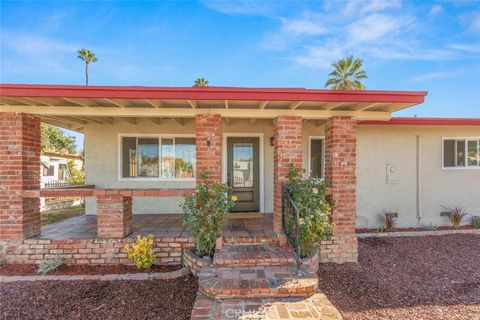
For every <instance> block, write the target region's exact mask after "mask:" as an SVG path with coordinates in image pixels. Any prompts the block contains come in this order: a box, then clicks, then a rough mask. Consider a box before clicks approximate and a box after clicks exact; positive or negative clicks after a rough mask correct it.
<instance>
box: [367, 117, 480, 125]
mask: <svg viewBox="0 0 480 320" xmlns="http://www.w3.org/2000/svg"><path fill="white" fill-rule="evenodd" d="M359 124H360V125H391V126H395V125H403V126H480V118H416V117H414V118H408V117H398V118H391V119H390V120H388V121H377V120H369V121H362V122H360V123H359Z"/></svg>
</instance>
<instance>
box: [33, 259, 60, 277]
mask: <svg viewBox="0 0 480 320" xmlns="http://www.w3.org/2000/svg"><path fill="white" fill-rule="evenodd" d="M62 264H63V255H60V254H59V255H56V256H55V257H54V258H53V259H50V260H43V261H42V262H41V263H40V264H39V265H38V269H37V273H38V274H43V275H45V274H47V273H49V272H52V271H55V270H56V269H57V268H58V267H60V266H61V265H62Z"/></svg>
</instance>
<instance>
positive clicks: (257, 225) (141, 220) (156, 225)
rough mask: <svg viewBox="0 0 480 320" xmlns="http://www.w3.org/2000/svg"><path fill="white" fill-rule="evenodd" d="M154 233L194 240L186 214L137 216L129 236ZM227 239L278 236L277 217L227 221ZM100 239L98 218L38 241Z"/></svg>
mask: <svg viewBox="0 0 480 320" xmlns="http://www.w3.org/2000/svg"><path fill="white" fill-rule="evenodd" d="M145 234H152V235H153V236H154V237H155V238H161V237H166V238H190V237H191V236H192V235H191V233H190V231H188V229H187V228H185V226H184V225H183V215H182V214H137V215H133V219H132V233H130V234H129V235H128V236H127V237H130V238H134V237H136V236H137V235H145ZM222 234H223V236H224V237H227V238H228V237H257V238H259V237H260V238H267V237H274V236H275V233H274V232H273V215H272V214H271V213H266V214H263V215H262V216H261V217H258V218H252V219H250V218H234V219H227V221H225V224H224V226H223V233H222ZM95 238H97V220H96V217H95V216H94V215H80V216H76V217H72V218H68V219H65V220H62V221H59V222H56V223H53V224H51V225H48V226H45V227H43V228H42V229H41V233H40V235H38V236H36V237H35V239H48V240H67V239H95Z"/></svg>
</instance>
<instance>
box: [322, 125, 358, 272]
mask: <svg viewBox="0 0 480 320" xmlns="http://www.w3.org/2000/svg"><path fill="white" fill-rule="evenodd" d="M356 163H357V121H356V119H353V118H352V117H343V116H336V117H332V118H330V119H328V120H327V122H326V124H325V179H326V180H327V181H328V182H329V183H331V188H332V200H333V202H334V205H335V208H334V212H333V224H334V226H333V238H332V241H333V244H332V245H334V246H333V247H332V248H333V249H332V250H333V252H330V253H329V254H330V258H331V259H330V260H331V261H332V262H340V263H341V262H356V261H357V238H356V236H355V219H356V210H357V205H356V183H357V181H356V180H357V174H356V166H357V164H356ZM323 260H324V261H325V259H323Z"/></svg>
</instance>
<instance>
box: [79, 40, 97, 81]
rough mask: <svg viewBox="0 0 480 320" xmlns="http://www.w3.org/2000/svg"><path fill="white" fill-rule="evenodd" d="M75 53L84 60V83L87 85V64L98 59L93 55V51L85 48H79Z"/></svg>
mask: <svg viewBox="0 0 480 320" xmlns="http://www.w3.org/2000/svg"><path fill="white" fill-rule="evenodd" d="M77 53H78V58H79V59H80V60H82V61H84V62H85V85H87V86H88V65H89V64H90V63H94V62H97V60H98V59H97V57H96V56H95V53H93V52H92V51H90V50H87V49H80V50H78V51H77Z"/></svg>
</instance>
